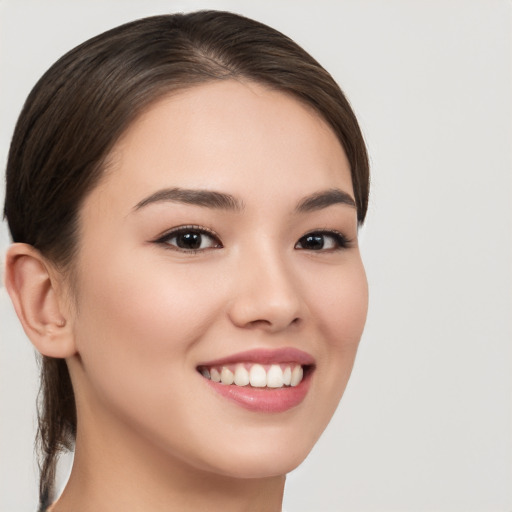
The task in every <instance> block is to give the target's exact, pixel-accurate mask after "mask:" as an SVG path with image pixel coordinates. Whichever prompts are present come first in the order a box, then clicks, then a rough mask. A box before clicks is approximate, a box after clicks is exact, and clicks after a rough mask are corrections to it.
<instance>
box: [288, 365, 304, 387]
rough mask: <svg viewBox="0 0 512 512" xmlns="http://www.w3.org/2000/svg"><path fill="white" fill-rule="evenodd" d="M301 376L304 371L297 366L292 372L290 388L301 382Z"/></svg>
mask: <svg viewBox="0 0 512 512" xmlns="http://www.w3.org/2000/svg"><path fill="white" fill-rule="evenodd" d="M303 375H304V371H303V370H302V366H300V365H297V366H296V367H295V368H294V369H293V371H292V381H291V383H290V384H291V385H292V386H297V385H298V384H299V383H300V381H301V380H302V377H303Z"/></svg>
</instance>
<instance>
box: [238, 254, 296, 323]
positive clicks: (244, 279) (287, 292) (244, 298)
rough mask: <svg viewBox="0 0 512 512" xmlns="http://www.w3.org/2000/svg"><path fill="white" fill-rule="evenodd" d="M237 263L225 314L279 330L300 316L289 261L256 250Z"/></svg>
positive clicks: (276, 255) (245, 321)
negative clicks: (231, 295)
mask: <svg viewBox="0 0 512 512" xmlns="http://www.w3.org/2000/svg"><path fill="white" fill-rule="evenodd" d="M241 259H242V260H244V261H243V262H240V264H239V265H238V269H237V273H236V276H234V277H235V278H234V280H233V300H232V301H231V303H230V306H229V312H228V314H229V317H230V319H231V321H232V322H233V323H234V324H235V325H236V326H237V327H242V328H249V329H262V330H264V331H266V332H279V331H282V330H284V329H286V328H287V327H289V326H291V325H298V324H300V323H301V322H302V321H303V320H304V316H305V304H304V302H303V300H302V296H301V294H300V292H299V289H298V283H297V282H296V279H294V275H293V271H292V269H291V268H290V265H287V264H286V261H285V259H284V258H283V257H280V256H279V254H275V251H270V250H267V251H258V252H257V253H253V254H252V256H251V257H250V258H241Z"/></svg>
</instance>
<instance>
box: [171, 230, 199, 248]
mask: <svg viewBox="0 0 512 512" xmlns="http://www.w3.org/2000/svg"><path fill="white" fill-rule="evenodd" d="M176 245H177V246H178V247H181V248H182V249H199V247H201V235H200V233H182V234H181V235H178V236H177V238H176Z"/></svg>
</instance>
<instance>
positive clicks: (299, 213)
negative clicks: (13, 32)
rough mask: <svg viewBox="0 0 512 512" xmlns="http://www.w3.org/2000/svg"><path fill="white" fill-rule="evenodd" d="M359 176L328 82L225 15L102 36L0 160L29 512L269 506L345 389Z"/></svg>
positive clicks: (354, 341)
mask: <svg viewBox="0 0 512 512" xmlns="http://www.w3.org/2000/svg"><path fill="white" fill-rule="evenodd" d="M367 201H368V162H367V156H366V150H365V146H364V141H363V139H362V136H361V133H360V130H359V127H358V124H357V121H356V119H355V117H354V114H353V112H352V110H351V109H350V106H349V105H348V103H347V101H346V100H345V98H344V96H343V94H342V92H341V91H340V89H339V87H338V86H337V85H336V84H335V82H334V81H333V79H332V78H331V76H330V75H329V74H328V73H327V72H326V71H325V70H323V68H321V66H320V65H319V64H318V63H317V62H316V61H314V60H313V59H312V58H311V57H310V56H309V55H308V54H306V53H305V52H304V51H303V50H302V49H300V48H299V47H298V46H297V45H296V44H295V43H293V42H292V41H291V40H290V39H288V38H286V37H285V36H283V35H282V34H280V33H278V32H276V31H275V30H273V29H270V28H269V27H266V26H264V25H262V24H260V23H257V22H255V21H252V20H249V19H246V18H243V17H240V16H237V15H234V14H230V13H223V12H213V11H204V12H198V13H191V14H187V15H169V16H158V17H153V18H146V19H143V20H138V21H135V22H132V23H129V24H127V25H123V26H121V27H118V28H116V29H113V30H111V31H109V32H106V33H104V34H101V35H99V36H97V37H95V38H93V39H91V40H89V41H87V42H85V43H84V44H82V45H80V46H79V47H77V48H75V49H74V50H72V51H71V52H69V53H68V54H67V55H65V56H64V57H62V58H61V59H60V60H59V61H58V62H57V63H56V64H55V65H54V66H52V68H50V70H49V71H48V72H47V73H46V74H45V75H44V76H43V77H42V79H41V80H40V81H39V82H38V84H37V85H36V86H35V88H34V90H33V91H32V93H31V94H30V96H29V98H28V100H27V103H26V104H25V107H24V109H23V111H22V113H21V115H20V118H19V121H18V124H17V127H16V130H15V133H14V137H13V141H12V145H11V149H10V154H9V159H8V167H7V192H6V204H5V215H6V217H7V219H8V222H9V227H10V230H11V233H12V238H13V241H14V244H13V245H12V246H11V248H10V249H9V251H8V255H7V265H6V286H7V288H8V291H9V294H10V296H11V298H12V301H13V303H14V306H15V308H16V312H17V314H18V316H19V318H20V320H21V323H22V325H23V327H24V329H25V332H26V333H27V335H28V336H29V338H30V339H31V341H32V343H33V344H34V346H35V347H36V349H37V350H38V351H39V352H40V353H41V354H42V369H41V383H42V393H43V400H42V404H41V410H40V417H39V441H40V448H41V481H40V507H41V509H42V510H45V509H47V507H48V506H49V505H50V504H51V503H52V502H53V501H54V498H55V496H54V490H53V479H54V472H55V464H56V460H57V455H58V452H59V451H60V450H62V449H71V448H73V447H74V451H75V459H74V464H73V469H72V472H71V476H70V479H69V482H68V484H67V486H66V488H65V490H64V492H63V494H62V496H61V497H60V498H59V500H58V501H57V502H55V503H54V504H53V505H52V506H51V507H50V510H52V511H54V512H60V511H69V510H73V511H81V510H102V511H109V510H152V511H158V510H169V509H171V510H174V509H175V510H220V509H223V510H258V511H262V510H268V511H274V510H276V511H278V510H280V509H281V502H282V495H283V490H284V483H285V475H286V473H287V472H289V471H291V470H292V469H293V468H295V467H296V466H297V465H298V464H300V463H301V462H302V460H303V459H304V458H305V457H306V455H307V454H308V452H309V451H310V450H311V448H312V447H313V445H314V443H315V442H316V440H317V439H318V437H319V436H320V434H321V432H322V431H323V430H324V428H325V427H326V425H327V423H328V421H329V420H330V418H331V416H332V414H333V412H334V410H335V408H336V406H337V404H338V401H339V399H340V398H341V395H342V394H343V391H344V389H345V386H346V383H347V380H348V378H349V375H350V371H351V369H352V365H353V361H354V358H355V355H356V350H357V346H358V343H359V339H360V336H361V333H362V330H363V326H364V321H365V317H366V309H367V285H366V278H365V274H364V269H363V265H362V262H361V257H360V253H359V249H358V245H357V230H358V226H359V225H360V223H362V222H363V220H364V217H365V214H366V208H367Z"/></svg>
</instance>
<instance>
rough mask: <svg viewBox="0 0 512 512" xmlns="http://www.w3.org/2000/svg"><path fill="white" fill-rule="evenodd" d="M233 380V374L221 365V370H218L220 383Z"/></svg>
mask: <svg viewBox="0 0 512 512" xmlns="http://www.w3.org/2000/svg"><path fill="white" fill-rule="evenodd" d="M234 380H235V377H234V375H233V372H232V371H231V370H230V369H229V368H226V367H225V366H223V367H222V371H221V372H220V381H221V382H222V384H228V385H229V384H233V381H234Z"/></svg>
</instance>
